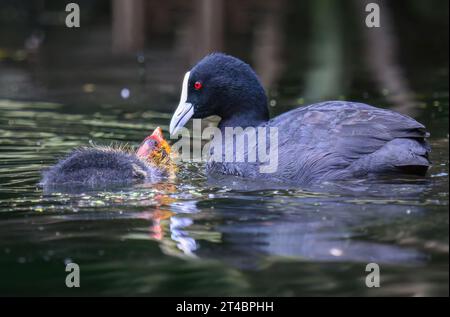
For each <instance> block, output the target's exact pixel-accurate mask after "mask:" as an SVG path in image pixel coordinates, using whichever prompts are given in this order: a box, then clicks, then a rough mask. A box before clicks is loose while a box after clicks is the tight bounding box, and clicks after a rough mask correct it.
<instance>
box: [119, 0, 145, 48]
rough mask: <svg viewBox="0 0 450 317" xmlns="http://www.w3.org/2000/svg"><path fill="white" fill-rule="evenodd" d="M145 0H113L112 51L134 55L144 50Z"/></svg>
mask: <svg viewBox="0 0 450 317" xmlns="http://www.w3.org/2000/svg"><path fill="white" fill-rule="evenodd" d="M144 15H145V2H144V0H132V1H126V0H112V49H113V52H114V53H132V52H136V51H139V50H142V49H143V48H144V42H145V25H144Z"/></svg>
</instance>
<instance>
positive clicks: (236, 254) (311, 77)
mask: <svg viewBox="0 0 450 317" xmlns="http://www.w3.org/2000/svg"><path fill="white" fill-rule="evenodd" d="M297 3H299V4H297ZM318 3H319V4H318ZM333 3H334V2H333V1H322V2H319V1H309V2H301V3H300V2H296V1H290V2H289V5H290V6H291V7H292V8H291V7H287V8H286V12H287V13H286V14H285V16H282V18H281V19H280V20H281V21H283V27H278V28H277V25H276V23H275V24H273V21H272V20H270V19H268V20H267V21H269V22H268V23H267V25H265V26H264V27H262V28H261V30H262V31H261V30H260V31H261V32H262V33H261V32H260V33H256V34H257V35H255V37H257V36H258V34H260V35H259V36H260V38H259V41H261V39H264V41H263V42H262V43H259V42H258V40H254V39H253V37H251V36H248V34H247V35H246V34H244V33H239V32H240V31H239V29H238V30H234V29H233V28H230V30H228V33H227V52H229V53H232V54H235V55H238V56H240V57H242V58H245V59H246V60H248V61H250V62H251V63H252V65H253V66H254V67H255V69H256V71H257V72H258V74H260V75H261V77H262V79H263V83H264V86H265V87H266V88H267V89H268V95H269V99H270V105H271V108H270V109H271V112H272V114H273V115H276V114H279V113H282V112H285V111H287V110H289V109H292V108H294V107H298V106H302V105H305V104H307V103H309V102H315V101H320V100H323V99H346V100H354V101H361V102H366V103H369V104H373V105H376V106H380V107H388V108H393V109H397V110H400V111H403V112H405V113H408V114H409V115H411V116H413V117H415V118H416V119H417V120H419V121H420V122H422V123H424V124H425V125H426V126H427V129H428V130H429V131H430V132H431V138H430V142H431V145H432V149H433V152H432V161H433V167H432V169H431V170H430V172H429V175H428V176H427V177H426V178H421V179H415V178H407V179H406V178H405V179H389V180H379V181H358V182H351V183H342V184H334V185H324V186H321V187H319V188H303V189H299V188H273V189H265V190H257V189H255V188H254V186H253V185H254V184H253V183H252V182H249V183H242V182H235V183H233V182H230V184H229V186H228V187H223V186H217V185H214V184H212V183H210V182H208V180H207V177H206V175H205V174H204V172H203V166H202V163H182V165H181V166H180V173H179V175H178V178H177V179H176V180H174V181H170V182H166V183H161V184H156V185H154V186H151V187H134V188H120V189H117V190H114V191H96V192H85V193H79V194H69V193H51V194H50V193H44V192H43V191H42V189H41V188H39V187H38V186H37V183H38V182H39V179H40V175H41V171H42V170H43V169H44V168H46V167H48V166H50V165H52V164H54V163H55V162H56V161H57V159H58V158H59V157H62V156H63V155H64V154H65V153H68V152H69V151H71V150H72V149H73V148H74V147H77V146H81V145H87V144H89V143H90V142H95V143H96V144H103V145H105V144H106V145H107V144H110V143H111V142H123V143H126V142H128V143H130V144H132V145H137V144H139V142H140V141H141V140H142V139H143V138H144V137H145V136H146V135H148V132H149V131H150V130H152V129H154V128H155V127H156V126H158V125H159V126H161V127H162V128H163V130H164V131H165V133H166V134H167V131H168V123H169V120H170V117H171V112H172V111H173V110H174V108H175V106H176V104H177V101H178V98H179V88H180V85H181V80H182V76H183V74H184V72H185V71H186V70H187V68H188V67H189V65H190V64H191V63H192V61H193V60H195V59H193V57H192V56H190V57H189V58H188V57H187V56H189V54H188V53H187V52H186V51H183V47H184V46H183V45H185V46H186V45H187V44H186V40H185V39H184V40H183V39H181V40H180V39H178V38H177V37H182V36H183V34H186V32H189V28H188V27H187V26H188V24H182V23H181V24H180V25H177V26H176V27H177V28H178V29H177V30H178V31H177V32H174V33H175V35H173V34H171V36H172V37H168V38H169V39H167V38H165V39H164V41H163V44H161V45H156V42H151V45H150V46H152V47H151V49H149V50H148V51H146V59H145V63H143V62H142V61H141V62H136V59H135V57H134V56H133V57H130V58H124V59H121V58H117V57H112V56H111V54H110V44H111V43H110V42H109V40H108V39H109V35H110V30H109V29H107V28H104V27H103V26H101V25H96V26H95V27H90V26H89V25H88V24H83V27H82V28H81V29H80V30H71V31H70V33H69V32H68V31H67V30H62V29H61V28H59V29H58V27H53V28H52V27H48V28H47V29H46V30H45V31H46V33H45V34H46V40H45V42H44V44H42V47H41V48H40V49H39V50H38V51H37V52H35V51H32V52H28V51H26V50H23V47H22V46H23V39H24V38H27V36H29V34H30V33H29V32H30V31H29V30H28V29H27V28H25V27H23V25H20V26H17V25H16V26H15V27H10V26H9V27H2V28H0V40H1V41H0V295H150V296H156V295H171V296H173V295H194V296H195V295H197V296H202V295H203V296H204V295H208V296H209V295H230V296H232V295H234V296H238V295H255V296H264V295H270V296H293V295H338V296H343V295H344V296H345V295H359V296H379V295H403V296H405V295H406V296H430V295H448V294H449V212H448V205H449V196H448V193H449V176H448V168H449V166H448V165H449V139H448V129H449V127H448V107H449V102H448V100H449V94H448V42H445V40H443V39H448V2H445V1H444V2H441V4H445V5H447V10H446V11H445V10H444V9H442V10H437V11H436V10H431V9H429V10H428V11H427V10H425V8H423V7H421V6H420V3H419V2H414V4H415V5H414V6H406V5H402V3H404V1H403V2H401V1H400V2H399V3H400V4H398V7H396V6H394V7H393V13H395V14H396V15H395V14H394V19H393V22H392V27H393V28H392V29H395V32H394V34H396V36H395V37H394V38H391V39H388V40H386V41H387V42H388V43H389V42H395V44H397V46H398V47H400V49H399V51H398V52H397V54H393V53H392V55H397V59H391V58H390V56H389V54H387V55H385V54H383V53H384V52H391V51H390V49H393V48H392V47H389V45H388V48H387V49H386V48H385V47H383V46H381V44H380V45H378V46H377V45H376V44H377V43H375V44H374V43H370V41H369V42H368V41H364V40H362V39H364V38H365V36H366V37H367V36H368V35H367V34H365V33H364V32H366V31H367V30H366V29H365V28H362V30H359V31H358V30H356V28H355V27H354V25H353V26H352V23H357V21H358V20H357V18H356V17H357V15H356V14H354V11H352V10H350V8H348V7H350V5H349V4H347V5H345V6H343V7H337V6H336V5H335V4H333ZM348 3H350V2H348ZM396 3H397V2H396ZM316 6H317V7H316ZM55 10H56V9H55ZM445 12H447V13H445ZM320 13H322V14H320ZM344 13H345V14H344ZM339 14H342V15H339ZM5 16H6V15H4V16H3V17H5ZM256 16H258V15H256ZM411 17H413V18H414V19H413V18H411ZM275 18H276V19H277V18H280V17H279V16H278V17H275ZM276 19H275V20H274V21H275V22H276V21H277V20H276ZM445 19H446V20H445ZM83 21H84V20H83ZM343 21H345V23H344V22H343ZM355 21H356V22H355ZM439 21H447V22H444V23H442V22H439ZM83 23H84V22H83ZM271 23H272V24H271ZM446 23H447V24H446ZM445 24H446V25H447V27H442V25H445ZM183 32H184V33H183ZM233 32H235V33H233ZM264 32H267V33H264ZM261 34H262V35H261ZM271 34H272V35H274V34H275V35H274V36H272V37H271V36H270V35H271ZM364 34H365V35H364ZM388 35H389V32H388ZM391 35H392V34H391ZM384 36H386V34H384ZM266 40H267V41H266ZM372 40H373V39H372ZM377 40H380V38H377ZM382 41H383V40H382ZM199 42H201V41H200V39H199ZM167 43H171V44H167ZM174 43H175V44H174ZM258 43H259V44H258ZM383 43H384V44H386V42H382V44H383ZM378 44H379V43H378ZM193 45H196V44H193ZM371 45H375V47H376V48H377V49H376V50H375V51H373V52H372V51H371V50H370V49H371V48H372V49H373V47H372V46H371ZM366 46H367V47H366ZM378 48H380V49H378ZM381 48H384V50H383V49H381ZM188 51H189V50H188ZM251 52H253V53H251ZM255 52H256V53H255ZM364 52H365V53H364ZM371 52H372V53H374V54H373V55H371ZM366 55H368V56H366ZM267 56H269V57H270V56H272V57H273V56H278V58H265V57H267ZM380 56H381V57H380ZM378 57H380V59H381V60H383V59H385V60H383V61H382V62H381V63H380V60H379V59H378ZM397 62H399V63H400V64H399V65H397V64H396V63H397ZM383 65H384V66H386V69H385V68H383ZM392 69H394V70H396V71H398V70H399V69H400V70H401V71H400V72H397V73H396V71H392ZM276 70H279V71H278V72H277V71H276ZM386 74H388V75H387V76H385V77H383V76H384V75H386ZM390 85H391V86H392V87H389V86H390ZM124 87H127V88H129V89H130V91H131V96H130V98H129V99H121V97H120V91H121V89H122V88H124ZM405 105H406V106H405ZM252 188H253V189H252ZM69 262H75V263H77V264H79V266H80V269H81V287H80V288H77V289H75V288H72V289H69V288H67V287H66V285H65V278H66V274H67V273H66V272H65V265H66V263H69ZM370 262H375V263H377V264H379V265H380V269H381V287H380V288H367V287H366V285H365V277H366V274H367V273H366V272H365V267H366V265H367V264H368V263H370Z"/></svg>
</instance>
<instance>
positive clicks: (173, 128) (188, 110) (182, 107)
mask: <svg viewBox="0 0 450 317" xmlns="http://www.w3.org/2000/svg"><path fill="white" fill-rule="evenodd" d="M190 73H191V72H187V73H186V75H184V79H183V87H182V90H181V97H180V103H179V104H178V107H177V110H175V113H174V114H173V116H172V120H170V129H169V131H170V134H171V135H175V133H177V132H178V131H179V130H180V129H181V128H182V127H184V125H185V124H186V123H187V122H188V121H189V119H190V118H191V117H192V116H193V115H194V105H193V104H191V103H189V102H187V98H188V83H189V75H190Z"/></svg>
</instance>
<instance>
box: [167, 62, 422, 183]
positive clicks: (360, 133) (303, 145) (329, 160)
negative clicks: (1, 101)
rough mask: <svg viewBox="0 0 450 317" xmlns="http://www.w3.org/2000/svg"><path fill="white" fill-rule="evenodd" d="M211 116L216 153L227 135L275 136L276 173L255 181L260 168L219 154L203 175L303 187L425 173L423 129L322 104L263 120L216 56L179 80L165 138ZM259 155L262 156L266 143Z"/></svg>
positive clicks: (386, 113) (238, 65)
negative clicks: (215, 119) (216, 131)
mask: <svg viewBox="0 0 450 317" xmlns="http://www.w3.org/2000/svg"><path fill="white" fill-rule="evenodd" d="M212 115H217V116H219V117H220V118H221V120H220V122H219V126H218V128H220V130H221V131H222V132H223V133H222V135H223V136H224V139H223V141H222V144H223V145H225V144H226V133H225V130H226V128H227V127H229V128H238V127H241V128H243V129H245V128H248V127H259V128H276V130H277V131H278V136H277V140H278V151H277V155H278V157H277V159H276V163H277V168H276V169H275V170H274V171H272V172H269V173H267V172H264V173H263V172H261V169H260V167H261V164H263V163H262V162H261V160H257V161H256V162H255V163H252V162H249V161H245V162H226V159H225V154H223V155H222V156H215V157H214V156H212V157H211V158H210V161H209V162H208V164H207V172H208V173H210V174H212V173H216V174H217V173H218V174H227V175H239V176H242V177H251V178H256V179H261V180H262V179H266V180H269V181H272V180H280V181H282V182H293V183H295V184H308V183H311V182H322V181H326V180H343V179H351V178H363V177H368V176H370V175H381V174H387V175H392V174H398V173H400V174H414V175H424V174H425V173H426V172H427V170H428V168H429V166H430V161H429V159H428V154H429V152H430V148H429V145H428V143H427V141H426V138H427V136H428V133H427V132H426V130H425V127H424V126H423V125H422V124H420V123H418V122H417V121H415V120H414V119H412V118H410V117H407V116H405V115H401V114H399V113H395V112H393V111H390V110H385V109H379V108H376V107H372V106H369V105H366V104H363V103H356V102H347V101H328V102H322V103H317V104H313V105H310V106H307V107H301V108H297V109H294V110H291V111H289V112H287V113H284V114H282V115H280V116H278V117H275V118H273V119H271V120H269V111H268V108H267V98H266V94H265V92H264V89H263V87H262V86H261V83H260V81H259V79H258V77H257V76H256V74H255V72H254V71H253V70H252V69H251V67H250V66H249V65H247V64H246V63H244V62H243V61H241V60H239V59H237V58H235V57H232V56H229V55H225V54H222V53H214V54H211V55H208V56H206V57H204V58H203V59H202V60H201V61H200V62H198V64H197V65H195V66H194V67H193V68H192V69H191V70H190V71H189V72H187V73H186V75H185V76H184V80H183V85H182V92H181V99H180V104H179V106H178V108H177V109H176V111H175V113H174V115H173V117H172V120H171V122H170V133H171V134H172V135H173V134H176V132H177V131H178V130H179V129H180V128H181V127H183V126H184V125H185V124H186V122H187V121H188V120H189V119H190V118H206V117H208V116H212ZM266 130H267V129H266ZM236 131H238V130H236ZM238 133H239V132H237V134H238ZM233 137H236V135H235V136H233ZM257 141H260V140H257ZM257 143H258V142H257ZM260 143H261V142H260ZM256 145H257V146H258V145H259V144H256ZM263 147H266V148H267V152H269V149H268V147H269V142H265V144H263ZM235 150H236V148H233V151H235ZM264 150H266V149H264ZM245 151H246V153H247V150H245ZM267 152H266V153H267Z"/></svg>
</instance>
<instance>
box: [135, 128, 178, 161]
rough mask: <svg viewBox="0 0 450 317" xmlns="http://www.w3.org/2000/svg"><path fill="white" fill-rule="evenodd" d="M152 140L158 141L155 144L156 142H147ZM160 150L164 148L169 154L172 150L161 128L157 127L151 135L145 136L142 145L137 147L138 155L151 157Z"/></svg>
mask: <svg viewBox="0 0 450 317" xmlns="http://www.w3.org/2000/svg"><path fill="white" fill-rule="evenodd" d="M151 140H154V141H156V145H154V144H155V143H154V142H153V143H152V142H147V141H151ZM160 150H164V151H165V152H166V153H167V154H170V152H171V148H170V145H169V144H168V143H167V141H166V139H164V135H163V132H162V130H161V128H160V127H157V128H156V129H155V130H154V131H153V133H152V134H151V135H150V136H148V137H146V138H145V140H144V141H143V142H142V144H141V146H140V147H139V148H138V149H137V151H136V155H137V156H139V157H142V158H149V157H151V156H152V155H153V154H154V153H156V152H159V151H160Z"/></svg>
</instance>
